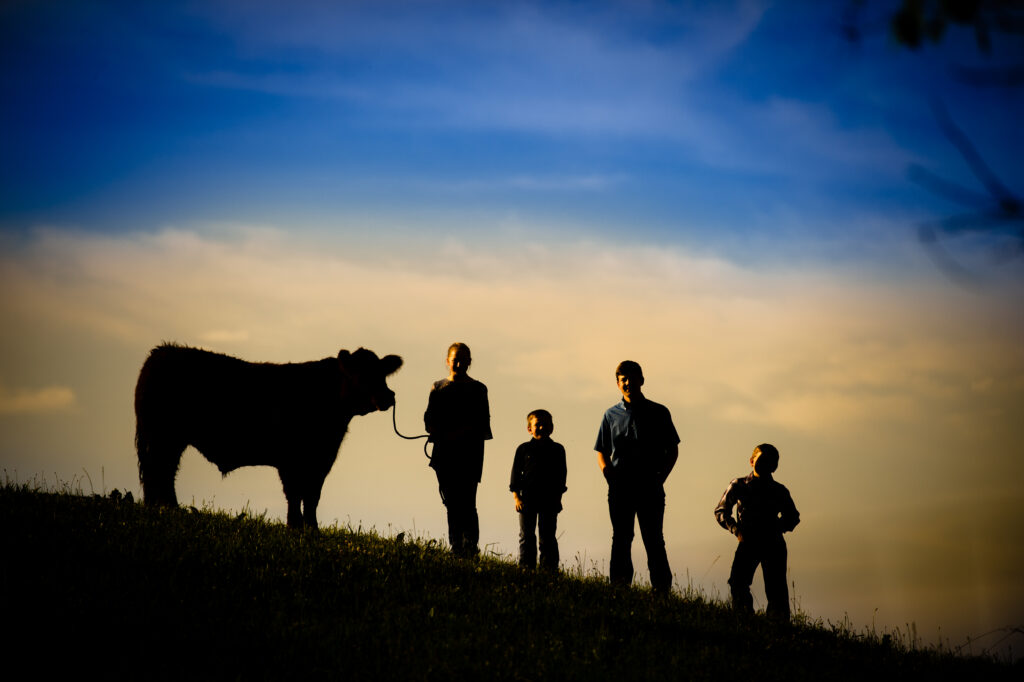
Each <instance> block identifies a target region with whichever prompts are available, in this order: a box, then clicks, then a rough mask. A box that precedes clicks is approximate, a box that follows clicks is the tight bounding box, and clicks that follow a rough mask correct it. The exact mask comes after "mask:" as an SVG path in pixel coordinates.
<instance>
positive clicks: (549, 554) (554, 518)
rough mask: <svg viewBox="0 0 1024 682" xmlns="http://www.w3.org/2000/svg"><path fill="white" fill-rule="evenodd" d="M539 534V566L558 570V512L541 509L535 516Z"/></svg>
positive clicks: (549, 569)
mask: <svg viewBox="0 0 1024 682" xmlns="http://www.w3.org/2000/svg"><path fill="white" fill-rule="evenodd" d="M537 525H538V526H539V528H538V530H539V534H540V567H541V568H543V569H545V570H548V571H557V570H558V562H559V556H558V512H557V511H543V512H541V513H540V514H539V515H538V517H537Z"/></svg>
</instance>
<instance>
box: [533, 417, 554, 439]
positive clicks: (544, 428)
mask: <svg viewBox="0 0 1024 682" xmlns="http://www.w3.org/2000/svg"><path fill="white" fill-rule="evenodd" d="M526 430H527V431H529V432H530V435H531V436H533V437H534V438H543V437H545V436H550V435H551V433H552V432H553V431H554V430H555V420H554V419H552V417H551V413H550V412H548V411H547V410H534V411H533V412H531V413H530V414H528V415H526Z"/></svg>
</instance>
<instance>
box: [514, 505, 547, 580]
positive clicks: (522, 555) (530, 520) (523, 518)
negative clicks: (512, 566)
mask: <svg viewBox="0 0 1024 682" xmlns="http://www.w3.org/2000/svg"><path fill="white" fill-rule="evenodd" d="M518 516H519V565H520V566H522V567H523V568H531V569H532V568H536V566H537V534H536V532H535V531H534V529H535V528H536V526H537V512H535V511H533V510H532V509H530V508H529V507H527V506H525V505H524V506H523V509H522V511H520V512H519V514H518ZM541 537H542V538H543V536H541ZM541 543H542V544H541V548H542V549H543V547H544V545H543V539H542V540H541ZM541 556H543V555H541Z"/></svg>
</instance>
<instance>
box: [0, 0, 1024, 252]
mask: <svg viewBox="0 0 1024 682" xmlns="http://www.w3.org/2000/svg"><path fill="white" fill-rule="evenodd" d="M844 8H845V5H843V4H842V3H778V4H775V5H772V4H762V3H754V2H751V3H736V4H732V3H695V4H694V3H683V4H679V3H654V2H652V3H597V4H578V3H491V4H480V3H448V2H420V3H407V2H401V3H389V2H384V3H337V4H335V3H326V2H304V3H298V4H297V5H285V4H281V3H268V2H258V3H246V4H245V5H244V10H243V6H242V5H239V3H235V2H213V3H167V4H161V6H160V7H151V6H148V5H147V6H141V7H137V6H135V5H134V4H133V3H94V2H85V3H44V4H42V5H40V4H39V3H17V2H16V3H10V4H8V5H7V6H6V7H5V9H4V10H3V11H4V14H5V20H4V27H5V28H4V41H3V42H4V47H3V48H2V49H3V50H4V55H5V56H4V63H5V67H4V71H3V87H4V90H5V91H6V93H7V99H8V100H9V101H12V102H17V103H18V104H19V105H18V106H15V107H5V108H4V111H3V113H2V114H0V116H2V119H0V125H2V128H3V130H4V138H5V139H4V142H3V144H4V149H5V152H4V157H5V161H4V165H3V183H2V185H3V187H4V190H3V191H4V195H3V208H2V214H0V224H2V225H5V226H7V227H8V228H10V227H12V226H17V225H23V224H25V223H26V222H33V221H34V222H60V223H75V224H78V225H80V226H83V227H86V228H87V229H89V228H92V227H101V228H102V229H111V228H115V227H120V228H122V229H124V228H139V227H143V228H145V227H154V226H155V225H154V224H155V223H160V222H167V221H174V222H187V221H195V220H209V219H211V218H218V217H222V218H225V219H230V220H237V219H240V218H244V219H262V218H265V217H266V216H284V215H287V216H288V217H289V219H292V220H294V219H295V218H296V216H308V220H310V221H313V220H321V221H323V220H330V217H331V215H332V214H333V213H336V212H339V211H351V210H360V209H368V210H374V211H379V210H384V211H393V212H403V211H417V212H419V211H425V210H426V211H430V210H433V211H438V212H441V213H444V214H450V213H458V212H470V213H472V212H480V211H482V212H485V213H497V214H501V213H505V212H513V211H514V212H517V213H520V214H527V215H531V216H538V217H554V218H558V219H560V220H562V221H566V222H570V223H576V224H580V225H582V226H584V227H583V228H582V229H586V230H608V231H615V230H616V229H618V226H619V225H620V224H622V223H624V222H631V223H633V224H634V225H635V229H637V230H639V231H640V233H641V234H643V235H644V236H645V237H647V238H650V239H653V240H669V241H675V240H682V241H683V242H684V243H689V244H693V245H703V244H709V245H711V246H712V247H714V246H716V245H720V243H721V242H722V240H723V233H725V234H727V235H729V236H730V237H733V236H736V235H738V236H739V238H741V239H746V238H747V237H748V235H751V234H753V235H763V234H764V233H765V231H766V230H767V231H777V233H778V235H779V236H780V238H782V239H785V238H786V236H787V229H789V230H794V229H795V228H794V227H793V225H794V224H795V223H797V222H799V223H800V225H801V228H800V229H796V231H795V233H790V234H789V238H790V239H793V240H799V241H801V242H802V243H803V244H804V246H805V247H806V246H807V245H808V243H809V242H813V241H815V239H814V235H818V234H823V235H825V236H824V239H825V240H830V239H833V238H835V237H836V236H837V235H842V234H844V233H848V232H849V231H850V230H851V229H857V228H859V227H863V225H865V224H870V223H871V222H872V221H874V220H875V219H876V218H877V216H878V215H879V214H884V215H885V216H887V217H897V218H899V219H900V220H903V221H905V222H907V223H908V224H911V225H912V224H913V222H914V221H915V220H923V219H928V218H933V217H936V216H938V217H941V216H943V215H944V212H945V211H947V210H949V209H948V208H947V203H946V202H944V201H943V200H941V199H938V198H937V197H935V196H933V195H930V194H929V193H928V192H926V191H925V190H923V189H922V188H920V187H918V186H916V185H913V184H912V183H909V182H907V180H906V177H905V173H906V169H907V166H908V164H910V163H912V162H918V163H921V164H923V165H925V166H927V167H929V168H930V169H932V170H933V171H935V172H937V173H940V174H942V175H944V176H946V177H949V178H951V179H954V180H958V181H960V182H963V183H965V184H968V185H969V186H971V187H974V188H977V186H978V185H977V182H976V180H975V179H974V178H973V177H972V176H971V174H970V172H969V170H968V169H967V168H966V166H965V165H964V164H963V162H962V160H961V159H960V158H959V157H958V155H957V154H956V152H955V150H953V149H952V147H951V146H950V145H949V144H948V142H947V141H946V140H945V139H944V138H943V137H942V135H941V134H940V133H939V132H938V128H937V125H936V123H935V118H934V116H933V115H932V113H931V110H930V108H929V104H928V97H929V96H931V95H938V96H939V97H941V98H942V99H943V100H944V101H945V102H946V103H947V105H948V107H949V108H950V111H951V113H952V115H953V116H954V118H955V119H956V120H957V122H958V123H959V124H960V125H961V126H962V127H964V128H965V130H967V131H968V132H969V134H970V135H971V137H972V139H974V140H975V141H976V143H977V144H978V146H979V148H980V149H981V150H982V151H983V152H984V154H985V156H986V158H987V159H988V160H989V162H990V163H991V165H992V166H993V167H994V168H995V169H996V170H997V172H998V173H999V174H1000V175H1001V176H1002V177H1003V178H1004V180H1005V181H1007V182H1008V183H1010V184H1011V186H1014V183H1015V182H1016V184H1017V185H1019V181H1020V174H1021V171H1020V167H1019V166H1020V164H1019V163H1018V162H1017V160H1016V159H1015V158H1014V156H1015V154H1014V153H1013V151H1012V150H1015V149H1019V148H1020V143H1021V141H1022V140H1021V133H1020V131H1019V126H1017V125H1015V124H1014V123H1015V116H1014V113H1015V112H1016V111H1019V109H1020V98H1021V92H1020V91H1019V89H1018V90H1016V91H1014V90H1010V91H1005V90H1004V91H1000V92H981V93H979V92H978V91H977V90H976V89H975V90H974V91H968V90H966V89H964V88H962V87H960V86H958V85H957V83H956V81H955V79H954V78H952V77H951V75H950V73H951V72H950V71H949V69H948V65H950V64H959V63H971V62H977V61H979V57H978V54H977V50H976V48H974V46H973V44H972V43H971V40H970V36H969V34H967V32H966V31H961V32H959V33H957V32H954V34H952V35H951V36H950V38H949V40H948V41H947V42H946V43H945V44H944V45H943V46H942V48H941V49H926V50H924V52H923V53H921V54H919V53H912V52H911V51H909V50H905V49H901V48H899V47H898V46H896V45H894V44H893V43H892V41H891V40H890V39H889V37H888V34H887V31H886V30H885V27H884V25H879V23H878V21H877V19H878V18H880V17H884V16H885V11H886V9H887V5H886V4H885V3H867V7H865V9H864V10H863V11H862V12H861V15H860V20H859V21H860V25H862V26H863V27H864V35H865V38H864V40H862V41H861V42H860V43H859V44H853V43H851V42H849V41H847V40H845V39H844V37H843V33H842V30H841V29H842V27H843V21H844V18H845V15H846V12H845V10H844ZM961 34H965V35H961ZM1018 42H1019V41H1018ZM960 43H963V44H962V45H961V44H960ZM996 48H997V51H996V55H997V58H998V59H1004V58H1007V53H1009V56H1019V54H1020V51H1021V47H1020V45H1019V44H1018V45H1014V44H1011V45H1006V44H999V43H997V45H996ZM998 59H996V60H995V61H998ZM990 61H992V60H990ZM954 208H955V207H954ZM787 218H789V219H788V220H787ZM783 221H786V222H787V223H789V225H786V226H780V223H782V222H783ZM779 227H782V229H781V230H779V229H778V228H779ZM911 229H912V228H911ZM808 237H811V238H810V239H808ZM727 244H728V241H725V242H724V244H723V245H727ZM828 255H835V254H834V253H833V254H828Z"/></svg>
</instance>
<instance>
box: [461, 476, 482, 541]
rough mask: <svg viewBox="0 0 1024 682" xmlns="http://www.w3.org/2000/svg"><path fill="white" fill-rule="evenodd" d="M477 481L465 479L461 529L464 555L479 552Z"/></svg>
mask: <svg viewBox="0 0 1024 682" xmlns="http://www.w3.org/2000/svg"><path fill="white" fill-rule="evenodd" d="M478 485H479V482H478V481H477V480H476V479H472V480H469V481H466V493H465V495H466V498H465V499H466V522H465V526H464V530H463V538H464V539H465V543H464V547H463V548H464V550H465V553H466V556H471V557H472V556H477V555H478V554H479V553H480V515H479V514H478V513H477V510H476V490H477V486H478Z"/></svg>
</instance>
